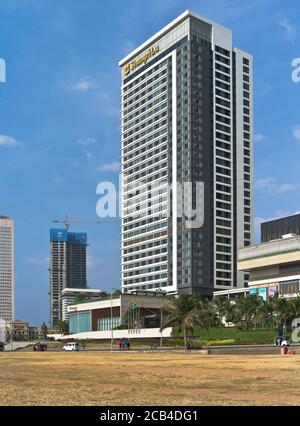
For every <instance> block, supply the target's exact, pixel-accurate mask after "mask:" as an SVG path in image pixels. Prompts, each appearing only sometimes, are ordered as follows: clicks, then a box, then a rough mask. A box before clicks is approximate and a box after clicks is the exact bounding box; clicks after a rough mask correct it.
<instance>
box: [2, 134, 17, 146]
mask: <svg viewBox="0 0 300 426" xmlns="http://www.w3.org/2000/svg"><path fill="white" fill-rule="evenodd" d="M20 145H23V144H22V143H21V142H19V141H17V140H16V139H15V138H13V137H12V136H7V135H0V146H20Z"/></svg>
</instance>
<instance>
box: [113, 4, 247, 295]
mask: <svg viewBox="0 0 300 426" xmlns="http://www.w3.org/2000/svg"><path fill="white" fill-rule="evenodd" d="M119 65H120V67H121V73H122V86H121V131H122V133H121V210H122V231H121V255H122V266H121V274H122V289H123V291H124V292H128V291H131V290H159V289H160V290H165V291H167V292H173V293H176V292H178V291H182V292H187V293H201V294H204V295H212V292H213V290H214V289H222V288H231V287H243V286H244V285H245V284H247V279H248V276H247V274H245V273H243V272H240V271H239V272H237V269H236V263H237V252H238V249H239V248H242V247H244V246H245V245H246V246H247V245H250V243H251V238H252V232H253V225H252V216H253V215H252V167H253V164H252V136H253V131H252V127H253V124H252V108H253V105H252V56H251V55H250V54H248V53H246V52H243V51H241V50H239V49H236V48H233V46H232V34H231V31H230V30H228V29H226V28H224V27H221V26H220V25H218V24H215V23H213V22H210V21H208V20H207V19H205V18H202V17H200V16H198V15H196V14H194V13H192V12H189V11H187V12H185V13H183V14H182V15H180V16H179V17H178V18H177V19H175V20H174V21H173V22H171V23H170V24H169V25H167V26H166V27H164V28H163V29H162V30H161V31H160V32H159V33H157V34H155V35H154V36H153V37H151V38H150V39H149V40H147V41H146V42H145V43H143V44H142V45H141V46H139V47H138V48H137V49H135V50H134V51H133V52H131V53H130V54H129V55H128V56H127V57H126V58H124V59H122V60H121V61H120V63H119ZM197 182H198V183H201V184H202V185H203V186H202V188H204V189H203V191H202V195H201V197H202V199H203V202H204V207H203V209H202V210H203V211H202V214H203V216H204V221H203V223H201V226H200V225H199V226H193V225H189V226H187V218H188V217H189V215H187V214H186V210H185V203H186V202H187V204H188V205H190V206H191V208H192V209H194V208H195V206H196V205H197V202H198V201H199V200H198V199H197V197H199V194H198V192H197V191H196V186H197ZM188 183H191V184H192V186H191V189H190V190H189V191H187V192H186V191H183V190H182V188H185V184H187V185H188ZM170 187H171V188H172V190H170ZM181 210H182V211H183V212H184V214H180V212H181Z"/></svg>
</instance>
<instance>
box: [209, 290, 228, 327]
mask: <svg viewBox="0 0 300 426" xmlns="http://www.w3.org/2000/svg"><path fill="white" fill-rule="evenodd" d="M210 306H211V307H212V310H213V312H214V314H215V316H216V318H217V320H218V322H219V327H222V326H223V318H224V317H226V315H227V313H228V310H229V306H230V302H229V300H228V299H223V298H222V297H216V298H215V299H214V300H213V301H212V302H211V303H210Z"/></svg>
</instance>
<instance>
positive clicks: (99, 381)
mask: <svg viewBox="0 0 300 426" xmlns="http://www.w3.org/2000/svg"><path fill="white" fill-rule="evenodd" d="M0 367H1V375H0V405H195V404H196V405H204V404H207V405H215V404H220V405H282V404H283V405H298V404H299V401H300V375H299V368H300V356H299V355H296V356H285V357H283V356H280V355H265V356H261V355H256V356H253V355H244V356H238V355H230V356H223V355H219V356H212V355H209V356H203V355H200V354H195V353H186V352H183V353H182V354H181V353H173V354H172V353H126V352H124V353H120V352H119V353H113V354H111V353H83V352H78V353H61V352H57V353H54V352H52V353H51V352H48V353H47V352H40V353H39V352H36V353H34V352H31V353H29V352H27V353H26V352H15V353H5V352H3V353H0Z"/></svg>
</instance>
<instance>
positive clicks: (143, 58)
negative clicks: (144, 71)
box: [123, 46, 159, 75]
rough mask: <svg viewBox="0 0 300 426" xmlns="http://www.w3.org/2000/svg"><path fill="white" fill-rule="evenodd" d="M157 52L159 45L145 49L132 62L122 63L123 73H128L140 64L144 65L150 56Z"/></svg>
mask: <svg viewBox="0 0 300 426" xmlns="http://www.w3.org/2000/svg"><path fill="white" fill-rule="evenodd" d="M157 52H159V46H155V47H151V48H150V49H148V50H147V52H145V53H144V54H143V55H142V56H140V57H139V58H138V59H135V60H134V61H132V62H129V63H128V64H126V65H124V67H123V71H124V74H125V75H128V74H130V72H131V71H134V70H135V69H136V68H137V67H139V66H140V65H142V64H143V65H145V64H146V63H147V62H148V60H149V59H151V58H152V56H154V55H156V53H157Z"/></svg>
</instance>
